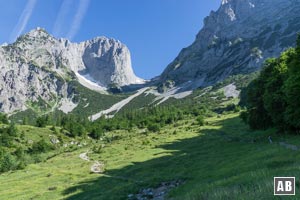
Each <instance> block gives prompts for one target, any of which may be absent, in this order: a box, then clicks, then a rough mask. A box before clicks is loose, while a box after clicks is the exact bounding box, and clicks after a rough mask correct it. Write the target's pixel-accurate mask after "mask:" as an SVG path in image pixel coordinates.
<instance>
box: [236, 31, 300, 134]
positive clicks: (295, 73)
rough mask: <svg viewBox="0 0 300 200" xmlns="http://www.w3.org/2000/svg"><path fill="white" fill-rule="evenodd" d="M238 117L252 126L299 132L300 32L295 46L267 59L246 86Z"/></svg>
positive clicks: (254, 127)
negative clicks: (242, 109)
mask: <svg viewBox="0 0 300 200" xmlns="http://www.w3.org/2000/svg"><path fill="white" fill-rule="evenodd" d="M245 93H246V95H245V96H244V99H242V101H244V102H245V103H246V107H247V111H246V112H243V113H242V114H241V117H242V119H243V120H244V121H245V122H247V123H248V124H249V125H250V127H251V128H253V129H267V128H269V127H276V128H278V129H279V130H287V131H293V132H299V131H300V35H299V34H298V38H297V46H296V48H291V49H288V50H287V51H285V52H283V53H282V54H281V56H280V57H279V58H271V59H268V60H267V61H266V62H265V64H264V67H263V70H262V71H261V74H260V76H259V77H258V78H257V79H255V80H254V81H252V82H251V83H250V84H249V86H248V87H247V89H246V92H245Z"/></svg>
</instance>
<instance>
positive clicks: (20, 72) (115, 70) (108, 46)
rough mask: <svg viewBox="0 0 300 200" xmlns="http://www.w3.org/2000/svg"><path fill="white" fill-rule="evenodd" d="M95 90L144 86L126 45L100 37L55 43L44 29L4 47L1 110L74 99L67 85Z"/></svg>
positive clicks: (0, 74) (0, 61) (0, 73)
mask: <svg viewBox="0 0 300 200" xmlns="http://www.w3.org/2000/svg"><path fill="white" fill-rule="evenodd" d="M70 80H73V81H74V80H77V81H78V82H79V83H81V84H82V85H83V86H85V87H88V88H90V89H92V90H97V91H101V92H105V90H106V89H108V88H109V87H111V86H120V87H121V86H127V85H131V84H141V83H143V82H144V81H143V80H142V79H140V78H138V77H137V76H136V75H135V74H134V72H133V70H132V66H131V57H130V52H129V49H128V48H127V47H126V45H124V44H122V43H121V42H120V41H118V40H115V39H110V38H106V37H96V38H94V39H91V40H88V41H84V42H81V43H72V42H70V41H69V40H67V39H56V38H55V37H53V36H51V35H50V34H48V33H47V31H46V30H44V29H42V28H36V29H34V30H32V31H30V32H29V33H27V34H24V35H22V36H20V37H19V38H18V39H17V41H16V42H15V43H13V44H8V45H3V46H1V47H0V86H1V87H0V111H4V112H13V111H16V110H24V109H26V108H28V106H30V105H31V102H40V101H43V102H48V103H49V105H50V104H54V105H58V103H59V102H58V101H60V100H61V99H65V98H70V95H71V94H70V93H69V91H70V90H69V81H70Z"/></svg>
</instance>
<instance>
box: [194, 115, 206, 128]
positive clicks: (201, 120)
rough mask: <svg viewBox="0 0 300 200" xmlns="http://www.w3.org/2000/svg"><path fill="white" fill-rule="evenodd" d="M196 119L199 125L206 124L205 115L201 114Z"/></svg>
mask: <svg viewBox="0 0 300 200" xmlns="http://www.w3.org/2000/svg"><path fill="white" fill-rule="evenodd" d="M196 120H197V123H198V125H199V126H204V124H205V120H204V117H202V116H199V117H197V119H196Z"/></svg>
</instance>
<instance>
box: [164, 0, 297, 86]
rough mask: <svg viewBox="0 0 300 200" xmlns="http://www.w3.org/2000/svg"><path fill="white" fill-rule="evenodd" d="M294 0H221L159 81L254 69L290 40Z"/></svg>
mask: <svg viewBox="0 0 300 200" xmlns="http://www.w3.org/2000/svg"><path fill="white" fill-rule="evenodd" d="M299 12H300V2H299V1H295V0H273V1H270V0H222V3H221V7H220V8H219V9H218V10H217V11H216V12H214V11H212V12H211V13H210V15H209V16H208V17H207V18H205V20H204V27H203V28H202V30H201V31H200V32H199V33H198V35H197V37H196V40H195V42H194V43H193V44H192V45H191V46H189V47H187V48H185V49H183V50H182V51H181V52H180V54H179V55H178V57H177V58H176V59H175V60H174V61H173V62H172V63H171V64H170V65H169V66H168V67H167V68H166V70H165V71H164V72H163V73H162V75H161V77H160V81H161V82H167V81H169V82H170V81H172V82H175V84H176V85H179V84H182V83H185V82H188V81H191V83H190V84H191V85H193V87H198V86H207V85H211V84H214V83H216V82H218V81H220V80H224V78H226V77H228V76H230V75H234V74H240V73H249V72H253V71H256V70H258V69H260V67H261V64H262V62H263V61H264V60H265V59H267V58H269V57H274V56H278V55H279V54H280V52H282V51H283V50H284V49H286V48H288V47H290V46H293V45H294V44H295V40H296V33H297V32H298V31H299V30H300V17H299Z"/></svg>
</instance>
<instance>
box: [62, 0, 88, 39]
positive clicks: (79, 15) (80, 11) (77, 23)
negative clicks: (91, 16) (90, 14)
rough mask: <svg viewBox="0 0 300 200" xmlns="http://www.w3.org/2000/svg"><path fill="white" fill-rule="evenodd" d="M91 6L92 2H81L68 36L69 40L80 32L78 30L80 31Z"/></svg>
mask: <svg viewBox="0 0 300 200" xmlns="http://www.w3.org/2000/svg"><path fill="white" fill-rule="evenodd" d="M89 4H90V0H80V3H79V7H78V10H77V12H76V14H75V17H74V19H73V22H72V24H71V28H70V31H69V32H68V34H67V38H68V39H70V40H72V39H73V38H74V36H75V35H76V33H77V32H78V30H79V29H80V26H81V22H82V20H83V18H84V15H85V13H86V11H87V10H88V7H89Z"/></svg>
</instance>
